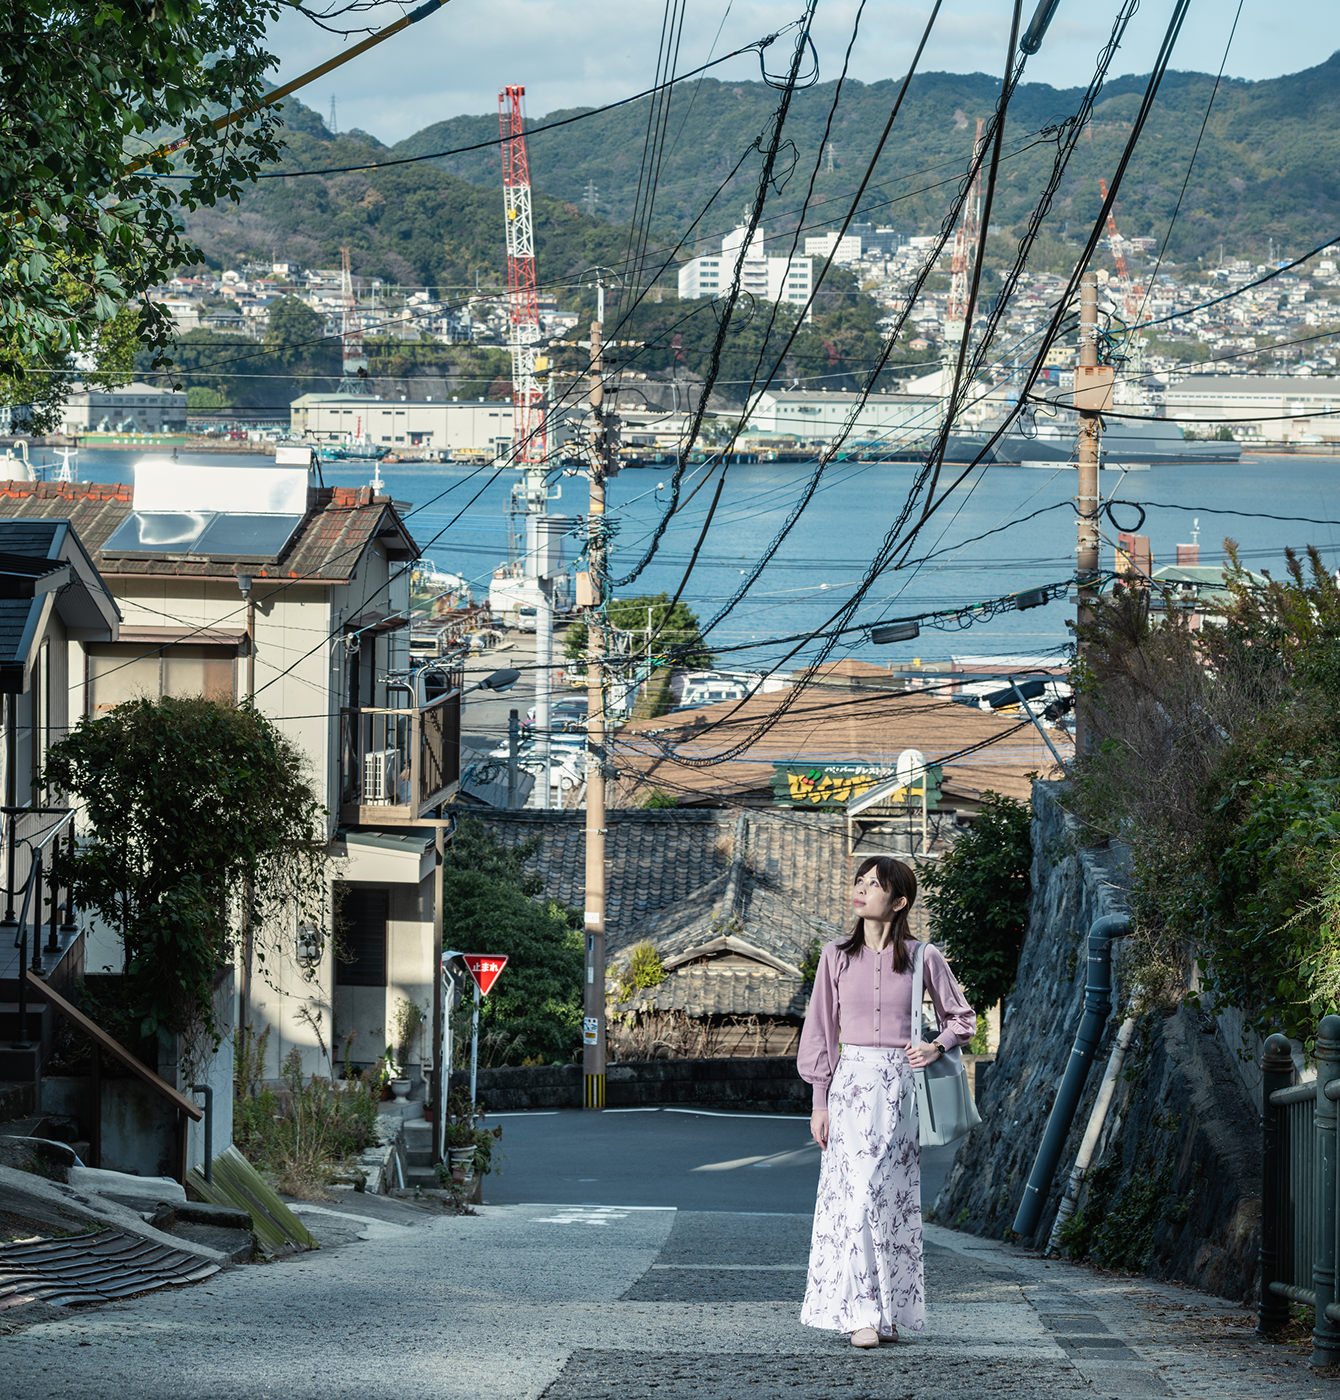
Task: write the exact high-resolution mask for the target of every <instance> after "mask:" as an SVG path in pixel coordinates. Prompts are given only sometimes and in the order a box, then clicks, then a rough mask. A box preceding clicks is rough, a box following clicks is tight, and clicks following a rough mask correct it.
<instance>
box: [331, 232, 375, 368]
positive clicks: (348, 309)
mask: <svg viewBox="0 0 1340 1400" xmlns="http://www.w3.org/2000/svg"><path fill="white" fill-rule="evenodd" d="M340 254H341V257H342V258H343V264H342V265H343V273H344V275H343V277H342V278H341V279H340V282H341V289H342V291H343V298H342V300H343V306H342V309H341V313H340V341H341V344H342V345H343V347H344V377H343V378H342V379H341V380H340V387H339V390H338V391H337V392H339V393H341V394H366V393H367V391H368V357H367V356H366V355H365V354H364V353H363V326H362V323H361V322H360V321H359V319H358V303H357V302H356V301H355V300H354V278H353V273H352V272H350V270H349V250H348V248H341V249H340Z"/></svg>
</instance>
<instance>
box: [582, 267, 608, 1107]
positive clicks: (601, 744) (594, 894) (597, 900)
mask: <svg viewBox="0 0 1340 1400" xmlns="http://www.w3.org/2000/svg"><path fill="white" fill-rule="evenodd" d="M601 291H602V293H603V291H604V288H603V287H602V288H601ZM600 302H601V305H600V312H599V315H598V318H597V319H596V320H594V321H592V322H591V423H592V437H593V442H592V449H593V450H592V453H591V473H590V481H591V505H590V510H589V512H588V516H587V522H586V528H587V543H586V552H587V569H588V577H589V581H590V592H589V595H588V606H587V610H586V902H585V908H586V919H585V929H586V995H585V997H584V999H583V1013H584V1014H583V1021H582V1086H583V1093H582V1103H583V1106H584V1107H586V1108H604V1107H605V767H604V764H605V684H604V680H605V675H604V667H605V617H604V613H603V611H602V605H603V603H604V601H605V476H606V467H607V465H608V458H607V454H608V452H609V444H608V442H607V440H606V439H607V428H606V423H605V415H604V412H603V408H602V405H603V403H604V400H605V385H604V360H603V357H602V355H601V341H602V338H603V335H604V330H605V326H604V314H603V313H604V297H603V295H602V296H601V298H600Z"/></svg>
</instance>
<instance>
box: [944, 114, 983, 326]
mask: <svg viewBox="0 0 1340 1400" xmlns="http://www.w3.org/2000/svg"><path fill="white" fill-rule="evenodd" d="M981 152H982V118H981V117H978V118H977V140H976V142H975V144H974V145H973V160H974V161H977V160H978V158H979V157H980V155H981ZM981 220H982V167H981V165H980V164H978V166H977V174H976V175H975V176H974V177H973V182H972V189H971V190H970V191H969V193H968V198H967V200H966V202H965V203H964V205H963V218H962V219H961V220H960V222H959V226H958V232H957V233H956V234H955V235H954V259H953V262H952V263H951V264H950V279H949V305H948V306H947V307H946V309H945V336H944V338H945V348H946V352H948V347H949V346H950V345H951V344H953V345H957V344H958V343H959V342H960V341H961V340H962V339H963V327H964V325H965V324H966V323H967V320H968V289H969V287H971V285H972V278H971V276H970V273H971V270H972V264H973V261H974V259H975V258H976V257H977V242H978V238H979V237H980V234H981V229H980V225H981Z"/></svg>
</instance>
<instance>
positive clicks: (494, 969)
mask: <svg viewBox="0 0 1340 1400" xmlns="http://www.w3.org/2000/svg"><path fill="white" fill-rule="evenodd" d="M461 961H462V962H464V963H465V965H466V967H468V968H469V969H470V976H471V977H473V978H474V979H475V985H476V986H477V987H478V988H479V990H480V992H481V993H482V994H483V995H484V996H488V994H489V990H490V988H491V987H492V986H493V984H494V983H495V982H496V981H497V980H498V978H499V976H500V975H501V974H502V970H503V968H505V967H506V966H507V959H506V957H505V956H503V955H502V954H499V953H464V954H462V955H461Z"/></svg>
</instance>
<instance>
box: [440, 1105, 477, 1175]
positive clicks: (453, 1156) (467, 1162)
mask: <svg viewBox="0 0 1340 1400" xmlns="http://www.w3.org/2000/svg"><path fill="white" fill-rule="evenodd" d="M442 1131H443V1134H444V1136H445V1137H446V1140H447V1158H448V1161H449V1163H450V1168H451V1171H452V1173H453V1175H454V1174H455V1173H456V1172H460V1173H461V1174H462V1176H464V1177H472V1176H474V1175H475V1158H476V1156H477V1155H478V1149H479V1141H478V1136H477V1130H476V1128H475V1126H474V1124H473V1123H472V1122H471V1121H470V1120H469V1119H465V1118H459V1119H457V1120H456V1121H454V1122H450V1123H447V1124H445V1125H444V1127H443V1130H442Z"/></svg>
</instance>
